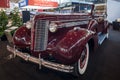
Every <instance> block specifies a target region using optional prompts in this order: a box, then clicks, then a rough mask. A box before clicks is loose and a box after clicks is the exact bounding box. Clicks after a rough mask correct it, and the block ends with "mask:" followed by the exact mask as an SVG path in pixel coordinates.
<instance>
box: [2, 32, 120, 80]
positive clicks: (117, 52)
mask: <svg viewBox="0 0 120 80" xmlns="http://www.w3.org/2000/svg"><path fill="white" fill-rule="evenodd" d="M7 44H8V42H7V41H0V80H120V31H114V30H110V35H109V39H108V40H105V41H104V42H103V44H102V45H101V46H100V47H99V48H98V50H97V51H96V52H95V53H92V54H91V56H90V61H89V65H88V70H87V72H88V74H87V75H86V76H84V77H83V78H82V79H81V78H75V77H73V76H71V75H70V74H65V73H61V72H57V71H54V70H50V69H46V68H42V70H38V66H37V65H35V64H33V63H28V62H24V61H22V60H21V59H20V58H18V57H17V58H15V59H11V60H9V59H8V55H9V52H8V51H7V50H6V45H7Z"/></svg>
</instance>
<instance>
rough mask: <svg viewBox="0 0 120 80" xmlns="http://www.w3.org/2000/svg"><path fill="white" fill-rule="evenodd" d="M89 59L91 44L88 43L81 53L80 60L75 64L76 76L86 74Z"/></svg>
mask: <svg viewBox="0 0 120 80" xmlns="http://www.w3.org/2000/svg"><path fill="white" fill-rule="evenodd" d="M88 60H89V45H88V43H87V44H86V45H85V47H84V49H83V51H82V53H81V56H80V58H79V60H78V62H77V63H76V64H75V67H74V68H75V69H74V70H75V71H74V72H75V75H76V76H82V75H84V74H85V72H86V69H87V65H88Z"/></svg>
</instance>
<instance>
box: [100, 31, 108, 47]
mask: <svg viewBox="0 0 120 80" xmlns="http://www.w3.org/2000/svg"><path fill="white" fill-rule="evenodd" d="M105 38H107V34H102V33H98V44H99V45H101V44H102V43H103V41H104V40H105Z"/></svg>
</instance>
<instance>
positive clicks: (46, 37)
mask: <svg viewBox="0 0 120 80" xmlns="http://www.w3.org/2000/svg"><path fill="white" fill-rule="evenodd" d="M84 4H85V5H89V6H91V11H90V12H87V13H86V12H84V13H66V14H63V13H40V14H38V15H36V16H35V17H34V19H33V20H32V21H30V22H29V23H28V24H29V25H28V24H27V23H26V25H23V26H21V27H20V28H19V29H17V30H16V32H15V34H14V36H13V41H14V42H13V44H14V48H12V47H9V46H8V47H7V48H8V50H9V51H11V52H13V53H14V54H15V55H18V56H20V57H22V58H23V59H25V60H28V61H32V62H34V63H38V64H39V65H43V66H45V64H48V63H49V61H50V62H51V63H50V64H48V65H47V66H45V67H48V68H52V69H55V70H59V71H63V72H72V71H71V69H74V68H73V67H71V66H72V65H73V64H76V63H77V62H78V60H79V59H80V58H81V56H82V59H81V60H80V62H82V61H84V60H85V61H86V52H87V51H88V49H87V47H86V44H88V45H89V51H94V50H95V49H96V48H97V47H98V45H100V44H101V43H102V42H103V40H104V39H105V38H106V37H107V34H108V32H107V30H108V27H109V25H108V22H107V20H105V18H104V17H103V16H102V17H101V16H98V15H97V16H96V15H95V14H94V7H95V6H94V4H87V3H84ZM50 25H52V27H51V30H53V31H50V29H49V28H50ZM27 26H31V28H28V27H27ZM53 26H54V27H53ZM54 30H55V31H54ZM100 35H103V36H104V35H105V36H104V39H103V38H102V39H100V38H101V37H100ZM83 50H84V52H85V54H83V55H82V53H83ZM22 53H23V54H22ZM25 53H27V54H28V55H29V56H27V55H25ZM31 57H32V58H31ZM39 60H40V61H39ZM43 60H46V61H48V63H46V62H45V63H44V61H43ZM51 64H54V65H56V66H53V65H51ZM66 65H67V66H68V68H65V66H66ZM80 65H82V66H83V67H84V65H85V63H84V62H83V64H81V63H80ZM58 66H60V67H58ZM69 66H70V67H69ZM82 66H80V67H81V68H82ZM60 68H64V69H65V70H68V71H65V70H64V69H60ZM83 73H84V72H83ZM83 73H80V74H83Z"/></svg>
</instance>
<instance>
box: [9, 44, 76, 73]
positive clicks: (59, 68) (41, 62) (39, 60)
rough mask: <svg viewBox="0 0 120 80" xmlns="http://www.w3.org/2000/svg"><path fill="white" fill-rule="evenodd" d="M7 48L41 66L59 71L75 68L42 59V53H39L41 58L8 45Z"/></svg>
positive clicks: (70, 70)
mask: <svg viewBox="0 0 120 80" xmlns="http://www.w3.org/2000/svg"><path fill="white" fill-rule="evenodd" d="M7 50H8V51H10V52H12V53H13V55H14V56H19V57H21V58H22V59H24V60H26V61H30V62H33V63H36V64H39V66H40V68H41V65H42V66H45V67H47V68H51V69H54V70H57V71H62V72H73V69H74V67H73V66H69V65H64V64H58V63H54V62H50V61H46V60H44V59H42V58H41V57H40V55H39V58H37V57H33V56H31V55H29V54H28V53H22V52H20V51H18V50H17V49H15V48H12V47H10V46H8V45H7Z"/></svg>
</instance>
